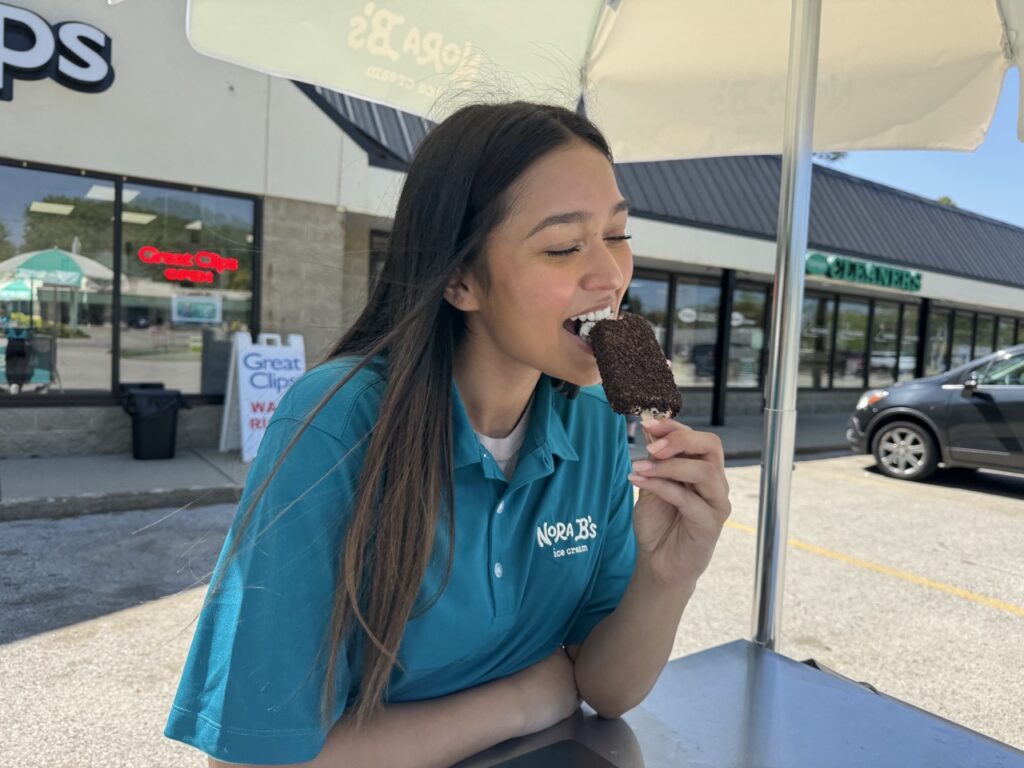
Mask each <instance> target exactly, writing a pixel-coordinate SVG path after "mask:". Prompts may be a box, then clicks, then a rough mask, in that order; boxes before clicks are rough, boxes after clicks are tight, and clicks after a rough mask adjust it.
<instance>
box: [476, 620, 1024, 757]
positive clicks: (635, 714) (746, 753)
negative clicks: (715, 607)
mask: <svg viewBox="0 0 1024 768" xmlns="http://www.w3.org/2000/svg"><path fill="white" fill-rule="evenodd" d="M1021 716H1022V717H1024V707H1022V715H1021ZM566 740H569V741H571V742H576V744H572V743H570V744H558V743H559V742H563V741H566ZM580 744H582V745H583V746H584V747H586V748H587V749H589V750H592V753H591V752H588V751H587V750H583V749H580V748H579V745H580ZM588 756H589V757H588ZM597 757H600V758H603V759H597ZM505 761H509V762H510V766H509V768H513V767H514V768H520V766H524V767H525V766H532V767H533V768H549V767H550V768H589V766H601V768H607V766H609V765H611V766H615V768H641V767H644V768H668V766H673V768H675V767H676V766H682V767H685V768H691V767H693V768H696V767H697V766H706V767H707V768H755V767H756V768H854V766H856V768H888V767H889V766H891V768H914V767H917V766H920V768H954V766H956V767H960V766H962V767H963V768H997V767H998V768H1024V752H1020V751H1018V750H1016V749H1013V748H1012V747H1009V746H1007V745H1005V744H1002V743H1000V742H998V741H995V740H993V739H990V738H988V737H987V736H982V735H981V734H979V733H977V732H975V731H971V730H968V729H967V728H963V727H962V726H959V725H956V724H955V723H951V722H950V721H948V720H944V719H942V718H940V717H937V716H935V715H932V714H930V713H928V712H925V711H924V710H921V709H918V708H916V707H913V706H911V705H909V704H906V703H904V702H902V701H899V700H897V699H894V698H891V697H889V696H885V695H880V694H877V693H873V692H872V691H870V690H868V689H867V688H865V687H863V686H861V685H858V684H857V683H854V682H851V681H849V680H846V679H844V678H842V677H839V676H837V675H833V674H830V673H829V672H825V671H821V670H818V669H814V668H813V667H810V666H808V665H806V664H801V663H799V662H796V661H793V660H792V659H788V658H786V657H785V656H782V655H780V654H778V653H775V652H773V651H769V650H767V649H765V648H763V647H762V646H760V645H756V644H754V643H751V642H749V641H747V640H737V641H735V642H732V643H728V644H726V645H721V646H718V647H716V648H711V649H709V650H706V651H702V652H700V653H695V654H693V655H691V656H686V657H683V658H681V659H677V660H675V661H673V662H671V663H669V664H668V665H667V666H666V667H665V671H664V672H663V673H662V675H661V677H660V678H659V680H658V683H657V684H656V685H655V687H654V690H652V691H651V693H650V695H649V696H648V697H647V699H646V700H645V701H644V702H643V704H641V705H640V706H639V707H637V708H636V709H634V710H633V711H631V712H629V713H627V714H626V716H625V717H624V718H623V719H621V720H602V719H601V718H599V717H597V716H596V715H595V714H594V713H593V710H590V709H589V708H587V707H584V708H583V709H582V710H581V711H580V712H577V713H576V714H575V715H573V716H572V717H570V718H568V719H566V720H564V721H562V722H561V723H559V724H558V725H555V726H553V727H551V728H549V729H547V730H545V731H541V732H540V733H536V734H533V735H532V736H527V737H524V738H522V739H514V740H512V741H507V742H504V743H503V744H499V745H497V746H496V747H494V748H492V749H489V750H487V751H485V752H481V753H480V754H478V755H475V756H474V757H472V758H470V759H468V760H465V761H463V762H461V763H459V768H484V767H485V766H499V765H501V764H502V763H503V762H505Z"/></svg>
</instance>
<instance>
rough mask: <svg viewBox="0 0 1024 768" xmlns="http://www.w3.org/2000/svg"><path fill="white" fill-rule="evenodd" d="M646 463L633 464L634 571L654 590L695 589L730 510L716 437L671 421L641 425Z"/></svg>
mask: <svg viewBox="0 0 1024 768" xmlns="http://www.w3.org/2000/svg"><path fill="white" fill-rule="evenodd" d="M642 426H643V428H644V431H645V432H646V433H647V434H648V435H650V437H651V438H653V442H652V443H650V444H649V445H648V446H647V451H648V454H649V456H650V458H648V459H646V460H639V461H634V462H633V474H631V475H630V476H629V479H630V481H631V482H632V483H633V484H634V485H636V486H637V487H638V488H639V489H640V497H639V499H638V500H637V503H636V507H635V509H634V511H633V529H634V531H635V532H636V539H637V567H638V568H640V567H643V568H646V569H647V571H648V573H649V574H650V576H651V577H653V578H654V579H655V581H656V583H657V584H658V585H659V586H664V587H678V586H681V585H683V584H686V583H689V584H692V583H695V582H696V581H697V579H698V577H699V576H700V575H701V574H702V573H703V572H704V570H705V569H706V568H707V567H708V563H709V562H710V561H711V554H712V552H714V550H715V544H716V543H717V542H718V537H719V535H720V534H721V533H722V526H723V525H725V521H726V519H727V518H728V517H729V513H730V512H731V511H732V506H731V504H730V503H729V483H728V482H727V481H726V479H725V457H724V455H723V453H722V443H721V441H720V440H719V439H718V436H717V435H713V434H711V433H709V432H695V431H694V430H692V429H690V427H687V426H685V425H683V424H680V423H679V422H677V421H675V420H673V419H664V420H662V421H655V420H649V421H645V422H643V424H642Z"/></svg>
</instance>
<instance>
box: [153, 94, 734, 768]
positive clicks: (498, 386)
mask: <svg viewBox="0 0 1024 768" xmlns="http://www.w3.org/2000/svg"><path fill="white" fill-rule="evenodd" d="M626 223H627V205H626V202H625V201H624V200H623V199H622V195H621V194H620V192H619V189H618V187H617V185H616V182H615V176H614V173H613V171H612V160H611V153H610V152H609V149H608V146H607V144H606V143H605V141H604V139H603V138H602V136H601V134H600V133H599V132H598V130H597V129H596V128H595V127H594V126H593V125H592V124H591V123H589V122H588V121H587V120H586V119H585V118H583V117H581V116H579V115H576V114H574V113H572V112H569V111H566V110H564V109H560V108H556V107H551V106H543V105H536V104H527V103H521V102H518V103H512V104H503V105H490V106H483V105H476V106H470V107H466V108H463V109H461V110H460V111H458V112H456V113H455V114H454V115H452V116H451V117H450V118H448V119H447V120H445V121H444V122H443V123H442V124H441V125H439V126H438V127H436V128H435V129H434V130H433V131H432V132H431V133H430V134H429V135H428V136H427V138H426V139H425V140H424V141H423V143H422V145H421V146H420V147H419V149H418V151H417V153H416V157H415V159H414V160H413V163H412V165H411V167H410V169H409V173H408V177H407V179H406V182H405V186H404V188H403V190H402V195H401V199H400V201H399V204H398V210H397V213H396V215H395V222H394V229H393V231H392V235H391V240H390V245H389V253H388V257H387V259H386V263H385V266H384V269H383V272H382V274H381V276H380V279H379V282H378V284H377V287H376V288H375V290H374V291H373V295H372V296H371V298H370V300H369V303H368V305H367V307H366V309H365V311H364V312H363V313H362V315H361V316H360V317H359V319H358V320H357V321H356V323H355V325H354V326H353V327H352V329H351V330H350V331H349V332H348V333H347V334H345V336H344V337H343V338H342V339H341V341H340V342H339V343H338V344H337V346H336V347H335V349H334V351H333V353H332V354H331V355H330V356H329V359H328V361H327V362H325V363H323V364H321V365H319V366H317V367H316V368H314V369H313V370H311V371H309V372H308V373H307V374H306V375H305V376H303V377H302V378H301V379H300V380H299V381H297V382H296V383H295V384H293V385H292V387H291V388H290V389H289V390H288V392H287V393H286V394H285V396H284V398H283V399H282V401H281V404H280V406H279V408H278V410H277V412H276V414H275V417H274V419H273V421H272V423H271V424H270V426H269V428H268V429H267V432H266V434H265V436H264V438H263V442H262V444H261V446H260V450H259V454H258V456H257V458H256V460H255V462H254V463H253V465H252V468H251V470H250V473H249V479H248V482H247V485H246V489H245V493H244V495H243V498H242V502H241V504H240V506H239V515H238V516H237V517H236V520H235V522H234V524H233V525H232V527H231V530H230V531H229V533H228V536H227V539H226V540H225V544H224V550H223V551H222V553H221V557H220V560H219V562H218V564H217V567H216V569H215V571H214V577H213V581H212V583H211V587H210V589H209V591H208V593H207V599H206V602H205V603H204V607H203V610H202V613H201V616H200V619H199V624H198V626H197V629H196V632H195V636H194V638H193V641H192V647H191V650H190V653H189V656H188V661H187V662H186V666H185V670H184V672H183V675H182V679H181V684H180V686H179V689H178V694H177V697H176V698H175V701H174V705H173V709H172V711H171V715H170V719H169V722H168V724H167V728H166V735H167V736H169V737H170V738H173V739H177V740H180V741H184V742H186V743H189V744H192V745H194V746H196V747H198V748H199V749H201V750H203V751H204V752H206V753H207V754H208V755H209V756H210V764H211V765H220V764H221V763H243V764H294V763H302V762H304V761H312V762H311V764H312V765H315V766H338V768H341V767H342V766H344V767H345V768H350V767H352V766H364V765H365V766H369V765H372V766H381V765H386V766H390V767H393V768H397V767H398V766H443V765H450V764H451V763H453V762H455V761H457V760H459V759H462V758H464V757H466V756H468V755H471V754H473V753H475V752H478V751H480V750H482V749H485V748H487V747H489V746H491V745H493V744H496V743H498V742H500V741H503V740H505V739H508V738H511V737H514V736H520V735H524V734H527V733H531V732H534V731H537V730H540V729H543V728H546V727H548V726H550V725H553V724H554V723H556V722H558V721H559V720H561V719H563V718H565V717H567V716H569V715H570V714H571V713H572V712H573V711H574V710H575V709H576V707H577V706H578V705H579V701H580V699H581V698H582V699H583V700H585V701H586V702H587V703H588V704H589V705H590V706H592V707H593V708H594V709H595V710H596V711H597V712H598V713H600V714H601V715H603V716H605V717H617V716H619V715H621V714H622V713H623V712H625V711H627V710H628V709H630V708H631V707H633V706H635V705H636V704H637V703H639V702H640V701H641V700H642V699H643V698H644V696H645V695H646V694H647V693H648V691H649V690H650V688H651V686H652V685H653V684H654V682H655V680H656V678H657V677H658V674H659V673H660V671H661V669H662V667H663V666H664V664H665V662H666V660H667V658H668V655H669V652H670V650H671V648H672V642H673V639H674V637H675V633H676V630H677V628H678V624H679V619H680V616H681V614H682V612H683V608H684V607H685V605H686V603H687V601H688V599H689V598H690V595H691V594H692V593H693V590H694V587H695V585H696V582H697V579H698V577H699V576H700V575H701V573H702V572H703V571H704V569H705V568H706V567H707V565H708V561H709V559H710V557H711V553H712V551H713V549H714V547H715V543H716V541H717V539H718V536H719V534H720V532H721V529H722V526H723V524H724V522H725V519H726V517H727V516H728V514H729V510H730V506H729V501H728V486H727V484H726V480H725V474H724V470H723V458H722V449H721V445H720V443H719V441H718V440H717V438H716V437H714V436H713V435H709V434H703V433H699V432H695V431H693V430H691V429H688V428H687V427H685V426H683V425H682V424H679V423H677V422H675V421H671V420H670V421H668V422H667V423H655V422H651V423H647V424H645V425H644V428H645V430H646V431H647V433H648V435H649V436H650V438H651V439H652V440H653V442H652V443H651V444H650V445H649V446H648V451H649V453H650V459H649V460H645V461H642V462H638V463H636V464H634V465H632V467H631V466H630V459H629V452H628V447H627V444H626V433H625V419H623V418H622V417H621V416H618V415H616V414H615V413H613V412H612V411H611V410H610V409H609V407H608V404H607V401H606V400H605V398H604V394H603V392H602V390H601V388H600V386H597V385H598V383H599V380H600V377H599V375H598V370H597V365H596V363H595V361H594V357H593V354H592V353H591V350H590V347H589V346H588V345H587V344H586V343H585V342H584V341H583V340H582V339H580V338H579V337H578V336H577V335H575V333H574V332H573V329H574V327H575V326H574V324H573V323H572V321H571V318H573V317H576V316H578V315H581V314H584V313H589V312H595V311H600V310H603V309H610V310H611V312H612V313H613V314H614V313H617V311H618V309H619V304H620V301H621V300H622V297H623V294H624V293H625V291H626V288H627V287H628V285H629V281H630V277H631V275H632V271H633V265H632V253H631V251H630V247H629V244H628V238H629V235H628V234H627V228H626ZM631 481H632V484H635V485H636V486H638V487H639V488H640V496H639V501H638V502H637V504H636V508H635V509H634V505H633V485H631Z"/></svg>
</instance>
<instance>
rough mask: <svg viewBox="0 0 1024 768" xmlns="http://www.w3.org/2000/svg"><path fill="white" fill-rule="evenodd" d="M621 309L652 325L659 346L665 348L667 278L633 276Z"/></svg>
mask: <svg viewBox="0 0 1024 768" xmlns="http://www.w3.org/2000/svg"><path fill="white" fill-rule="evenodd" d="M622 310H623V311H625V312H632V313H633V314H634V315H641V316H643V317H646V318H647V321H648V322H649V323H650V324H651V325H652V326H653V327H654V335H655V336H657V337H658V343H659V344H660V345H661V348H662V349H664V348H665V318H666V316H667V315H668V278H667V277H664V278H659V277H652V278H648V277H634V278H633V280H632V282H631V283H630V284H629V289H628V290H627V291H626V295H625V297H624V298H623V300H622Z"/></svg>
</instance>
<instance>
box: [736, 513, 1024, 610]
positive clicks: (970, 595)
mask: <svg viewBox="0 0 1024 768" xmlns="http://www.w3.org/2000/svg"><path fill="white" fill-rule="evenodd" d="M725 524H726V526H727V527H729V528H734V529H736V530H737V531H744V532H746V533H754V534H756V533H757V529H756V528H753V527H752V526H749V525H744V524H743V523H737V522H735V521H733V520H726V522H725ZM789 546H791V547H794V548H796V549H802V550H804V551H805V552H813V553H814V554H816V555H821V556H822V557H830V558H832V559H833V560H839V561H840V562H843V563H849V564H850V565H856V566H858V567H860V568H866V569H867V570H869V571H876V572H877V573H884V574H885V575H886V576H893V577H895V578H897V579H903V580H904V581H909V582H910V583H911V584H917V585H918V586H921V587H928V588H929V589H935V590H938V591H939V592H945V593H946V594H947V595H954V596H955V597H962V598H963V599H964V600H970V601H971V602H974V603H979V604H981V605H987V606H988V607H989V608H996V609H997V610H1000V611H1005V612H1006V613H1012V614H1013V615H1014V616H1024V608H1021V607H1020V606H1018V605H1013V604H1011V603H1006V602H1003V601H1002V600H996V599H995V598H992V597H985V596H984V595H977V594H975V593H974V592H968V591H967V590H966V589H960V588H959V587H951V586H949V585H948V584H943V583H941V582H938V581H932V580H931V579H926V578H923V577H921V576H915V575H914V574H912V573H905V572H904V571H899V570H896V569H895V568H890V567H889V566H887V565H879V564H878V563H872V562H871V561H869V560H861V559H860V558H859V557H853V556H851V555H844V554H843V553H842V552H833V551H832V550H831V549H825V548H824V547H819V546H817V545H815V544H808V543H807V542H805V541H799V540H798V539H790V540H789Z"/></svg>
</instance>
